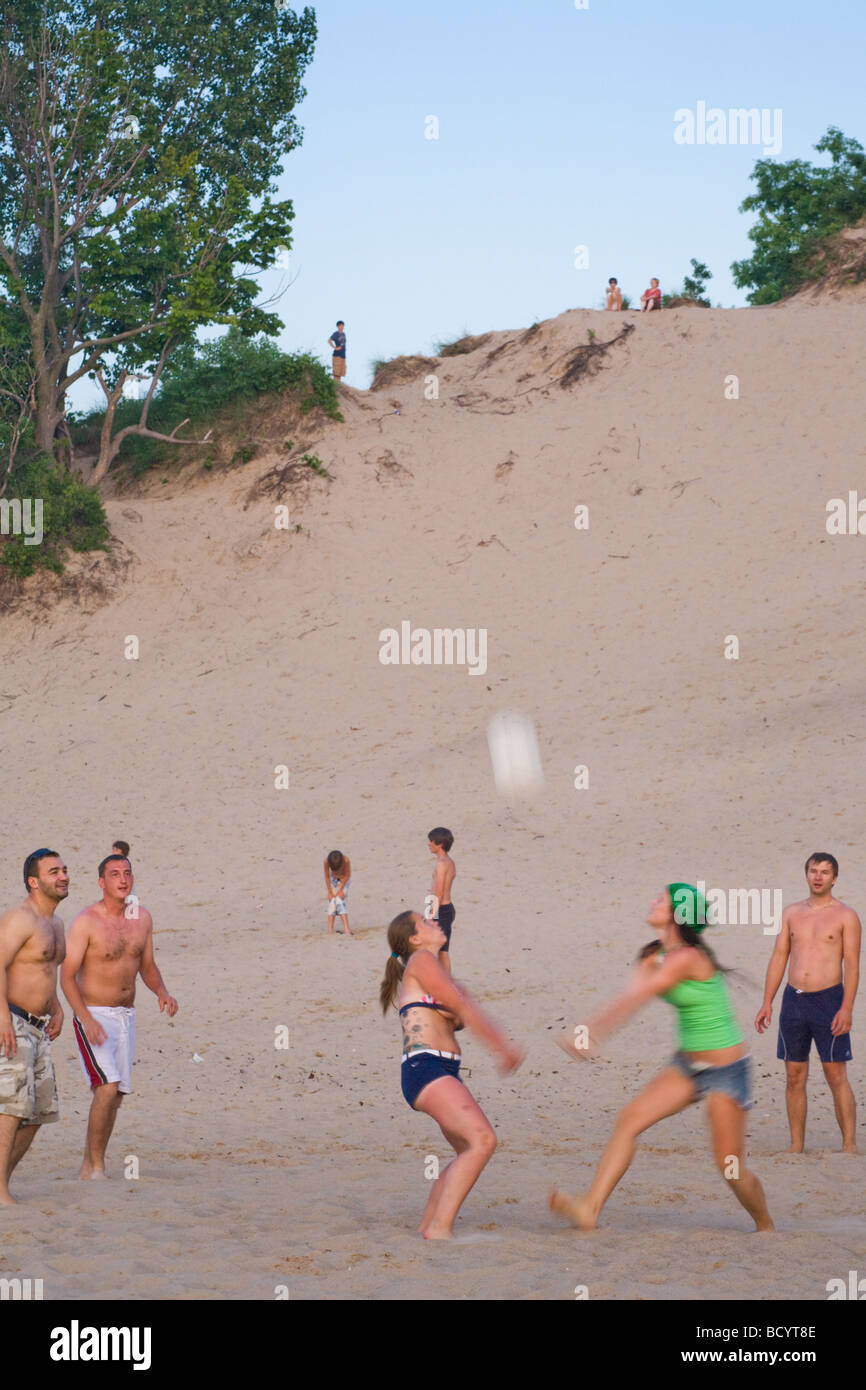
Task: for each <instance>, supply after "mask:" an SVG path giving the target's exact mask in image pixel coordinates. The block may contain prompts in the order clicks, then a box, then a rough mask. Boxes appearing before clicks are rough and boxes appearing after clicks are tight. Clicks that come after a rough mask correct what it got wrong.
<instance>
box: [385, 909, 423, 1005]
mask: <svg viewBox="0 0 866 1390" xmlns="http://www.w3.org/2000/svg"><path fill="white" fill-rule="evenodd" d="M414 919H415V914H414V912H401V913H399V914H398V916H396V917H395V918H394V920H393V922H392V923H391V925H390V927H389V928H388V945H389V946H390V947H391V954H390V956H389V957H388V960H387V963H386V965H385V974H384V975H383V977H382V983H381V984H380V986H379V1003H380V1004H381V1005H382V1013H383V1014H386V1013H387V1012H388V1010H389V1009H390V1008H391V1005H392V1004H393V1003H394V1002H395V1000H396V998H397V991H398V990H399V988H400V981H401V980H402V978H403V971H404V970H405V969H406V964H407V962H408V960H409V957H410V955H411V954H412V948H411V946H410V945H409V938H410V937H412V936H414V935H415V920H414Z"/></svg>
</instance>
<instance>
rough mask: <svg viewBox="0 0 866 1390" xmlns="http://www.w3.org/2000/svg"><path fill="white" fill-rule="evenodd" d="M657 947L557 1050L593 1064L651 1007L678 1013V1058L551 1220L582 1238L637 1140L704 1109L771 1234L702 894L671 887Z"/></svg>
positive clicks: (740, 1060) (740, 1062)
mask: <svg viewBox="0 0 866 1390" xmlns="http://www.w3.org/2000/svg"><path fill="white" fill-rule="evenodd" d="M647 922H648V923H649V925H650V926H651V927H653V928H654V930H655V932H656V935H657V939H656V940H654V941H651V942H650V943H649V944H648V945H646V946H645V947H644V948H643V950H642V951H641V952H640V955H639V956H638V965H637V969H636V970H635V973H634V977H633V979H632V981H631V983H630V985H629V987H628V988H627V989H626V990H625V991H624V993H622V994H621V995H620V996H619V997H618V998H617V999H615V1000H614V1001H613V1002H612V1003H611V1004H609V1005H608V1006H607V1007H606V1008H605V1009H602V1010H601V1011H600V1012H599V1013H597V1014H596V1015H595V1016H594V1017H593V1018H591V1019H590V1021H589V1023H587V1024H577V1025H576V1026H575V1028H574V1031H573V1034H572V1033H565V1034H563V1035H562V1037H561V1038H558V1039H557V1041H558V1043H559V1045H560V1047H562V1048H563V1050H564V1051H565V1052H566V1053H567V1054H568V1056H569V1057H571V1058H572V1060H578V1059H581V1060H591V1059H592V1058H593V1057H595V1056H597V1055H598V1045H599V1043H601V1042H602V1041H603V1040H604V1038H605V1037H606V1036H607V1035H608V1034H609V1033H610V1032H612V1031H613V1030H614V1029H615V1028H617V1027H619V1026H620V1025H621V1024H623V1023H625V1021H626V1020H627V1019H628V1018H630V1017H631V1015H632V1014H634V1013H636V1012H637V1010H638V1009H639V1008H641V1007H642V1005H644V1004H645V1003H647V1002H648V1001H649V1000H650V999H653V998H656V997H658V998H662V999H665V1000H666V1001H667V1002H668V1003H669V1004H671V1005H672V1006H673V1007H674V1009H676V1012H677V1026H678V1050H677V1052H676V1053H675V1054H674V1056H673V1057H672V1058H671V1060H670V1062H669V1063H668V1065H667V1066H666V1067H665V1068H664V1069H663V1070H662V1071H661V1072H660V1073H659V1074H658V1076H656V1077H655V1078H654V1080H652V1081H651V1082H650V1083H649V1085H648V1086H647V1087H646V1088H645V1089H644V1090H643V1091H642V1092H641V1093H640V1095H638V1096H636V1097H635V1099H634V1100H632V1101H630V1102H629V1104H628V1105H627V1106H626V1107H625V1109H624V1110H622V1111H621V1112H620V1114H619V1116H618V1118H617V1122H616V1128H615V1130H614V1134H613V1137H612V1138H611V1140H610V1143H609V1144H608V1146H607V1148H606V1149H605V1151H604V1153H603V1154H602V1157H601V1161H600V1163H599V1165H598V1169H597V1171H596V1174H595V1177H594V1179H593V1181H592V1185H591V1187H590V1188H589V1190H588V1191H587V1192H584V1193H581V1194H579V1195H578V1196H576V1197H570V1196H568V1195H567V1194H566V1193H564V1192H560V1191H558V1190H557V1189H556V1188H554V1189H553V1191H552V1192H551V1195H550V1200H549V1204H550V1207H551V1210H552V1211H555V1212H556V1213H557V1214H558V1215H560V1216H562V1217H564V1218H565V1219H566V1220H567V1221H570V1222H571V1223H572V1224H573V1225H576V1226H580V1227H582V1228H583V1229H584V1230H591V1229H593V1228H594V1227H595V1226H596V1225H597V1223H598V1217H599V1213H600V1212H601V1209H602V1207H603V1206H604V1204H605V1202H606V1201H607V1199H608V1197H609V1196H610V1194H611V1192H612V1191H613V1189H614V1188H615V1187H616V1185H617V1183H618V1182H619V1180H620V1178H621V1177H623V1175H624V1174H625V1173H626V1171H627V1170H628V1167H629V1165H630V1163H631V1161H632V1158H633V1157H634V1153H635V1149H636V1147H637V1138H638V1135H639V1134H642V1133H643V1132H644V1131H645V1130H647V1129H649V1128H650V1127H651V1126H652V1125H654V1124H657V1123H658V1121H659V1120H663V1119H665V1118H666V1117H667V1116H669V1115H676V1114H677V1113H678V1112H679V1111H680V1110H684V1109H685V1108H686V1106H688V1105H692V1104H693V1103H694V1102H695V1101H697V1100H704V1101H705V1102H706V1107H707V1115H708V1118H709V1122H710V1131H711V1134H712V1145H713V1154H714V1157H715V1160H716V1164H717V1166H718V1168H719V1171H720V1173H721V1174H722V1177H723V1178H724V1179H725V1181H726V1182H727V1184H728V1186H729V1187H730V1188H731V1189H732V1191H733V1193H734V1195H735V1196H736V1198H737V1200H738V1201H739V1202H740V1203H741V1205H742V1206H743V1207H745V1209H746V1211H747V1212H748V1213H749V1215H750V1216H751V1217H752V1220H753V1221H754V1223H755V1226H756V1227H757V1229H758V1230H759V1231H771V1230H773V1223H772V1221H771V1220H770V1214H769V1212H768V1211H767V1203H766V1199H765V1197H764V1190H763V1188H762V1187H761V1184H760V1182H759V1181H758V1179H757V1177H756V1176H755V1174H754V1173H752V1172H750V1171H749V1169H748V1168H747V1167H746V1165H745V1160H744V1157H743V1146H744V1137H745V1117H746V1111H747V1110H748V1108H749V1107H750V1105H751V1103H752V1102H751V1058H750V1057H749V1056H748V1055H747V1052H746V1047H745V1044H744V1042H743V1034H742V1032H741V1031H740V1028H739V1025H738V1023H737V1019H736V1016H735V1014H734V1011H733V1007H732V1004H731V999H730V995H729V993H728V986H727V983H726V981H725V976H724V972H723V970H722V969H721V967H720V966H719V963H718V961H717V960H716V958H715V956H714V955H713V953H712V951H711V950H710V949H709V947H707V946H706V945H705V944H704V943H703V941H702V940H701V936H700V933H701V931H702V930H703V928H704V926H705V925H706V922H707V912H706V903H705V902H704V899H703V896H702V894H700V893H699V892H698V890H697V889H696V888H694V887H693V886H692V885H691V884H688V883H669V884H668V886H667V887H666V888H664V889H663V890H662V892H661V893H660V894H659V895H658V897H657V898H656V899H655V901H654V902H653V904H652V907H651V908H650V912H649V915H648V916H647Z"/></svg>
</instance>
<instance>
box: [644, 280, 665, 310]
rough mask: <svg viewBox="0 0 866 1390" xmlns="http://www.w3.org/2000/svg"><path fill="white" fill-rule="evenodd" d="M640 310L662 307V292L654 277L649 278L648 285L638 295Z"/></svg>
mask: <svg viewBox="0 0 866 1390" xmlns="http://www.w3.org/2000/svg"><path fill="white" fill-rule="evenodd" d="M640 307H641V312H642V313H644V312H646V310H647V309H660V308H661V307H662V292H661V290H660V289H659V282H658V280H656V279H652V280H650V287H649V289H648V290H644V292H643V294H642V295H641V297H640Z"/></svg>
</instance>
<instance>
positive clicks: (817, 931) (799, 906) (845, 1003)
mask: <svg viewBox="0 0 866 1390" xmlns="http://www.w3.org/2000/svg"><path fill="white" fill-rule="evenodd" d="M838 875H839V865H838V863H837V861H836V860H835V859H834V857H833V855H832V854H825V853H823V852H821V851H818V852H816V853H815V854H812V855H810V856H809V858H808V859H807V860H806V882H807V883H808V885H809V896H808V898H806V899H805V900H804V901H803V902H799V903H794V904H792V906H791V907H787V908H786V909H785V911H784V913H783V914H782V924H781V929H780V931H779V935H778V937H777V938H776V945H775V948H774V950H773V954H772V956H771V957H770V963H769V965H768V967H767V979H766V984H765V986H764V1002H763V1003H762V1005H761V1008H760V1010H759V1011H758V1016H757V1018H756V1019H755V1027H756V1028H757V1030H758V1032H759V1033H763V1032H764V1031H765V1029H766V1028H768V1027H769V1024H770V1019H771V1018H772V1013H773V1009H772V1005H773V999H774V998H775V995H776V991H777V990H778V988H779V986H780V984H781V983H782V980H783V979H784V976H785V968H786V966H787V965H788V960H789V957H790V969H789V971H788V984H787V985H786V986H785V992H784V994H783V995H782V1007H781V1011H780V1013H779V1041H778V1047H777V1050H776V1055H777V1057H779V1058H780V1059H781V1060H782V1061H784V1063H785V1072H786V1077H787V1085H786V1091H785V1100H786V1103H787V1108H788V1124H789V1126H790V1130H791V1147H790V1148H789V1150H788V1152H789V1153H802V1152H803V1145H804V1142H805V1137H806V1078H807V1076H808V1075H809V1052H810V1050H811V1047H812V1043H813V1042H814V1044H815V1047H816V1049H817V1052H818V1056H819V1058H820V1059H821V1065H822V1066H823V1068H824V1075H825V1077H826V1078H827V1084H828V1086H829V1087H830V1090H831V1092H832V1093H833V1105H834V1108H835V1111H836V1119H837V1121H838V1123H839V1128H840V1130H841V1131H842V1151H843V1153H856V1152H857V1141H856V1107H855V1104H854V1092H853V1091H852V1090H851V1085H850V1083H849V1081H848V1075H847V1071H846V1066H847V1063H848V1062H850V1061H851V1036H850V1030H851V1015H852V1012H853V1009H854V998H855V995H856V993H857V981H858V973H859V968H860V919H859V918H858V916H857V913H856V912H854V911H853V909H852V908H850V907H846V905H845V903H843V902H840V901H839V899H838V898H834V897H833V886H834V884H835V882H836V879H837V877H838Z"/></svg>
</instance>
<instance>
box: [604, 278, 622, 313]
mask: <svg viewBox="0 0 866 1390" xmlns="http://www.w3.org/2000/svg"><path fill="white" fill-rule="evenodd" d="M604 307H605V309H621V308H622V290H621V289H620V287H619V285H618V284H617V282H616V276H615V275H611V277H610V279H609V280H608V282H607V293H606V295H605V300H604Z"/></svg>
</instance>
